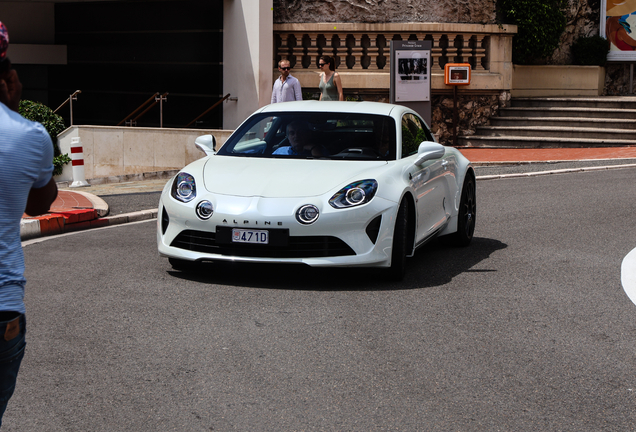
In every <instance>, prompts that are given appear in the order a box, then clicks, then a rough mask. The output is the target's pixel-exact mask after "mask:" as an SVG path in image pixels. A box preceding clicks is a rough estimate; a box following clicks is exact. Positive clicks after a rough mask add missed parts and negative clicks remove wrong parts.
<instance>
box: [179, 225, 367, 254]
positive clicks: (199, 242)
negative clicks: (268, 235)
mask: <svg viewBox="0 0 636 432" xmlns="http://www.w3.org/2000/svg"><path fill="white" fill-rule="evenodd" d="M170 246H172V247H176V248H179V249H186V250H191V251H195V252H202V253H209V254H218V255H228V256H237V257H253V258H324V257H335V256H345V255H355V252H354V251H353V249H351V248H350V247H349V246H348V245H347V244H346V243H345V242H343V241H342V240H340V239H339V238H337V237H331V236H300V237H292V236H290V237H289V238H288V244H287V246H272V245H261V244H247V243H234V244H218V243H216V233H213V232H207V231H194V230H185V231H182V232H181V233H180V234H179V235H178V236H177V237H176V238H175V239H174V240H173V241H172V244H171V245H170Z"/></svg>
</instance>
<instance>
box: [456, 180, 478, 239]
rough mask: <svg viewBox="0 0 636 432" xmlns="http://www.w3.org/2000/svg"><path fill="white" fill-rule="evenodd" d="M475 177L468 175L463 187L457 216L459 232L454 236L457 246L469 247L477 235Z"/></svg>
mask: <svg viewBox="0 0 636 432" xmlns="http://www.w3.org/2000/svg"><path fill="white" fill-rule="evenodd" d="M476 189H477V188H476V186H475V176H474V175H473V174H472V173H468V174H467V175H466V179H465V180H464V186H463V187H462V197H461V200H460V202H459V213H458V215H457V232H456V233H455V234H454V235H453V240H454V243H455V245H456V246H468V245H469V244H470V242H471V241H472V239H473V234H474V233H475V223H476V222H477V195H476V192H477V190H476Z"/></svg>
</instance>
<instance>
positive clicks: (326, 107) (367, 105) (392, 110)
mask: <svg viewBox="0 0 636 432" xmlns="http://www.w3.org/2000/svg"><path fill="white" fill-rule="evenodd" d="M396 110H397V112H401V111H409V112H410V111H411V110H410V109H409V108H407V107H405V106H402V105H393V104H389V103H381V102H349V101H346V102H345V101H342V102H341V101H317V100H306V101H295V102H281V103H276V104H271V105H267V106H264V107H263V108H262V109H261V110H259V111H258V112H261V113H268V112H285V111H290V112H301V111H302V112H345V113H361V114H379V115H387V116H389V115H392V114H393V115H395V114H396Z"/></svg>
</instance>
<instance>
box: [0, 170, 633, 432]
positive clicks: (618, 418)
mask: <svg viewBox="0 0 636 432" xmlns="http://www.w3.org/2000/svg"><path fill="white" fill-rule="evenodd" d="M635 183H636V169H623V170H613V171H602V172H588V173H577V174H566V175H553V176H542V177H532V178H520V179H503V180H489V181H478V221H477V230H476V238H475V240H474V242H473V244H472V245H471V246H470V247H468V248H462V249H455V248H452V247H447V246H446V245H444V244H443V243H442V242H437V243H434V244H431V245H428V246H427V247H425V248H424V249H422V250H420V251H419V252H418V253H417V254H416V256H415V257H414V258H413V259H411V260H410V262H409V265H408V269H407V272H408V273H407V277H406V278H405V280H404V281H403V282H401V283H399V284H395V283H388V282H386V281H384V280H383V279H382V278H381V277H379V275H378V273H377V272H371V271H365V270H338V271H336V270H312V269H304V268H297V267H282V266H238V265H237V266H232V265H215V264H212V265H208V266H206V267H204V268H203V269H202V270H201V271H200V272H198V273H196V274H184V273H180V272H176V271H172V269H171V268H170V266H169V264H168V262H167V260H165V259H163V258H160V257H158V256H157V253H156V245H155V237H154V229H155V223H153V222H145V223H139V224H130V225H124V226H116V227H114V228H108V229H103V230H91V231H84V232H80V233H77V234H73V235H67V236H62V237H56V238H50V239H47V240H45V241H43V242H40V243H34V244H30V245H28V246H26V247H25V256H26V264H27V278H28V286H27V294H26V302H27V308H28V326H29V327H28V336H27V340H28V345H27V354H26V357H25V360H24V362H23V368H22V371H21V373H20V376H19V380H18V388H17V390H16V394H15V396H14V398H13V399H12V400H11V402H10V404H9V407H8V410H7V413H6V414H5V420H4V424H3V426H4V429H3V430H4V431H35V430H46V431H172V430H175V431H230V430H240V431H300V430H311V431H314V430H315V431H323V430H324V431H334V430H338V431H371V430H403V431H420V430H421V431H628V430H634V429H635V425H636V394H635V393H636V374H634V369H635V367H636V352H635V350H634V346H635V345H636V306H635V305H634V304H633V303H631V302H630V301H629V299H628V298H627V296H626V295H625V293H624V292H623V290H622V287H621V284H620V266H621V261H622V259H623V257H624V256H625V255H626V254H627V253H628V252H629V251H630V250H632V249H633V248H634V247H636V230H634V225H635V224H636V216H635V214H634V210H633V209H634V204H633V203H634V202H636V188H634V184H635Z"/></svg>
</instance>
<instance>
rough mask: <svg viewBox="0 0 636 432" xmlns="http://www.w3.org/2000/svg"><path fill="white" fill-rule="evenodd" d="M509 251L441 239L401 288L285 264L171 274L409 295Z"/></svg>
mask: <svg viewBox="0 0 636 432" xmlns="http://www.w3.org/2000/svg"><path fill="white" fill-rule="evenodd" d="M506 247H507V245H506V244H504V243H502V242H500V241H499V240H494V239H488V238H477V237H476V238H474V239H473V242H472V243H471V245H470V246H468V247H463V248H457V247H452V246H448V245H447V244H445V243H444V241H443V239H438V240H436V241H434V242H431V243H429V244H428V245H426V246H424V247H423V248H421V249H420V250H418V251H417V253H416V254H415V256H414V257H412V258H410V259H409V260H407V267H406V276H405V277H404V280H402V281H400V282H395V281H391V280H389V279H387V278H386V277H385V275H384V273H383V272H382V270H381V269H369V268H355V267H353V268H351V267H350V268H312V267H308V266H304V265H285V264H243V263H242V264H236V263H224V262H215V263H204V264H200V265H199V266H197V267H196V268H195V269H193V270H188V271H176V270H169V271H168V273H169V274H170V275H172V276H174V277H176V278H180V279H185V280H191V281H196V282H202V283H209V284H215V285H229V286H237V287H249V288H267V289H286V290H312V291H346V290H354V291H375V290H408V289H415V288H429V287H436V286H441V285H444V284H447V283H448V282H450V281H451V280H452V279H453V278H454V277H455V276H457V275H459V274H461V273H464V272H467V271H470V269H471V268H472V267H473V266H475V265H476V264H478V263H480V262H482V261H484V260H486V259H487V258H488V257H489V256H490V255H491V254H492V253H493V252H495V251H498V250H500V249H504V248H506ZM166 264H167V263H166ZM167 265H168V266H169V264H167ZM479 271H489V270H479ZM492 271H495V270H492Z"/></svg>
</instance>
